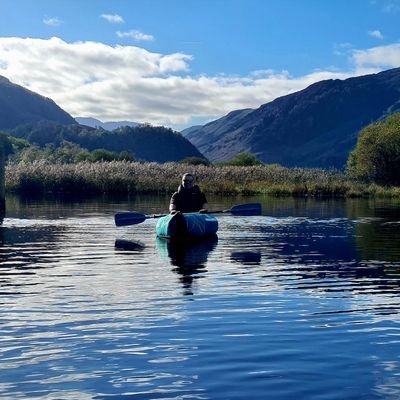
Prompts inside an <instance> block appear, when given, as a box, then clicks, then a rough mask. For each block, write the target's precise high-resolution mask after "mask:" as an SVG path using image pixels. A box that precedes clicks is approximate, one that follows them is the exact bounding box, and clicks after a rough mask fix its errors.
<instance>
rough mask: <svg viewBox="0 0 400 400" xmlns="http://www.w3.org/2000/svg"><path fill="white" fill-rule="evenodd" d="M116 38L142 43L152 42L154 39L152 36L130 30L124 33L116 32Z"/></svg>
mask: <svg viewBox="0 0 400 400" xmlns="http://www.w3.org/2000/svg"><path fill="white" fill-rule="evenodd" d="M117 36H118V37H120V38H126V37H127V38H131V39H133V40H136V41H137V42H143V41H152V40H154V37H153V36H152V35H148V34H146V33H143V32H140V31H138V30H130V31H126V32H121V31H118V32H117Z"/></svg>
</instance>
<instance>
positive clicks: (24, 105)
mask: <svg viewBox="0 0 400 400" xmlns="http://www.w3.org/2000/svg"><path fill="white" fill-rule="evenodd" d="M41 120H48V121H54V122H58V123H60V124H63V125H70V124H71V125H72V124H76V123H77V122H76V121H75V119H74V118H73V117H72V116H71V115H69V114H68V113H67V112H66V111H64V110H63V109H62V108H61V107H59V106H58V105H57V104H56V103H55V102H54V101H53V100H52V99H49V98H48V97H45V96H42V95H40V94H38V93H35V92H33V91H31V90H29V89H27V88H25V87H23V86H20V85H17V84H15V83H12V82H11V81H10V80H9V79H7V78H6V77H4V76H1V75H0V129H4V130H6V129H13V128H15V127H16V126H18V125H21V124H25V123H31V122H39V121H41Z"/></svg>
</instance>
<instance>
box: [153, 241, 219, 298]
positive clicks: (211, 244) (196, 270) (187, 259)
mask: <svg viewBox="0 0 400 400" xmlns="http://www.w3.org/2000/svg"><path fill="white" fill-rule="evenodd" d="M217 243H218V236H217V235H213V236H210V237H207V238H204V239H203V240H183V241H182V240H168V239H160V238H157V239H156V247H157V250H158V252H159V254H160V257H161V258H162V259H164V260H166V258H167V257H168V259H169V261H170V263H171V265H172V266H173V267H174V268H173V269H172V270H173V271H174V272H175V273H177V274H178V276H179V280H180V282H181V284H182V287H183V289H184V295H193V291H192V286H193V283H194V281H195V280H198V279H202V278H203V277H204V273H206V272H207V269H206V267H205V265H206V264H207V261H208V257H209V254H210V253H211V252H212V251H213V250H214V249H215V247H216V246H217Z"/></svg>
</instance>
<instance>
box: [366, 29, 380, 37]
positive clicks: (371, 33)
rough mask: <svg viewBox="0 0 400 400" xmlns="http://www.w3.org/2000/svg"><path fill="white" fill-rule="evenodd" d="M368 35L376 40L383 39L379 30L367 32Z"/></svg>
mask: <svg viewBox="0 0 400 400" xmlns="http://www.w3.org/2000/svg"><path fill="white" fill-rule="evenodd" d="M368 35H369V36H372V37H373V38H376V39H383V35H382V33H381V31H379V30H374V31H368Z"/></svg>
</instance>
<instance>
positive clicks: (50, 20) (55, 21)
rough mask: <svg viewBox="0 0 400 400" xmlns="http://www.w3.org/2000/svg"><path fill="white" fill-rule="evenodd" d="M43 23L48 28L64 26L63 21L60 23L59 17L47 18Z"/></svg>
mask: <svg viewBox="0 0 400 400" xmlns="http://www.w3.org/2000/svg"><path fill="white" fill-rule="evenodd" d="M43 23H44V24H45V25H48V26H60V25H62V21H60V20H59V19H58V18H57V17H52V18H45V19H44V20H43Z"/></svg>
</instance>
